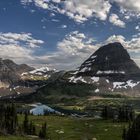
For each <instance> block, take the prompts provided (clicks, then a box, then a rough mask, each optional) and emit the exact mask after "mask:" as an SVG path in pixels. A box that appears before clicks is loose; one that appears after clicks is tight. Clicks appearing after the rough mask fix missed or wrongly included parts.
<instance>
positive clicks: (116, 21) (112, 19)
mask: <svg viewBox="0 0 140 140" xmlns="http://www.w3.org/2000/svg"><path fill="white" fill-rule="evenodd" d="M109 21H110V22H111V23H112V24H114V25H116V26H119V27H121V28H124V27H125V22H123V21H121V20H120V19H119V17H118V15H116V14H111V16H110V17H109Z"/></svg>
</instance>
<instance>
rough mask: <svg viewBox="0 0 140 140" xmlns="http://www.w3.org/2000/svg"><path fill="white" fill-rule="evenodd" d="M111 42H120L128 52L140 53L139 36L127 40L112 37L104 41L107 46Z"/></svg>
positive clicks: (122, 37) (117, 36)
mask: <svg viewBox="0 0 140 140" xmlns="http://www.w3.org/2000/svg"><path fill="white" fill-rule="evenodd" d="M111 42H120V43H122V44H123V46H124V47H125V48H126V49H127V50H128V51H129V52H135V53H138V52H139V53H140V36H136V37H133V38H131V39H130V40H127V39H126V38H125V37H124V36H122V35H112V36H110V37H109V38H108V39H107V40H106V41H105V43H106V44H107V43H111Z"/></svg>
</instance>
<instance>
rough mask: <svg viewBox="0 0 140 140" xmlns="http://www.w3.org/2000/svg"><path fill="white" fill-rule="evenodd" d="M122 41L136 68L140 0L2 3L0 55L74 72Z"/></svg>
mask: <svg viewBox="0 0 140 140" xmlns="http://www.w3.org/2000/svg"><path fill="white" fill-rule="evenodd" d="M116 41H117V42H121V43H122V44H123V46H124V47H125V48H126V49H127V50H128V52H129V54H130V56H131V58H132V59H133V60H134V61H135V62H136V63H137V64H138V65H139V66H140V0H1V1H0V57H1V58H4V59H12V60H14V61H15V62H16V63H18V64H21V63H26V64H29V65H31V66H34V67H42V66H48V67H51V68H55V69H59V70H70V69H75V68H77V67H78V66H80V65H81V63H82V62H83V61H84V60H86V59H87V58H88V57H89V56H90V55H91V54H93V53H94V52H95V51H96V50H97V49H98V48H99V47H101V46H103V45H105V44H108V43H111V42H116Z"/></svg>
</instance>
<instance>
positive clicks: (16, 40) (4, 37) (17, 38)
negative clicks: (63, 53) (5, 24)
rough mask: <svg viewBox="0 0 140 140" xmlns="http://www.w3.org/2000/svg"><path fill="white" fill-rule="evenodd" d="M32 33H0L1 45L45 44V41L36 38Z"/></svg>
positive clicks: (31, 46)
mask: <svg viewBox="0 0 140 140" xmlns="http://www.w3.org/2000/svg"><path fill="white" fill-rule="evenodd" d="M31 35H32V34H30V33H21V34H18V33H11V32H8V33H2V32H1V33H0V44H1V45H7V44H11V45H21V44H22V45H24V46H26V47H30V48H35V47H39V45H40V44H43V43H44V41H42V40H37V39H34V38H33V37H32V36H31Z"/></svg>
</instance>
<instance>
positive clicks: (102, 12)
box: [21, 0, 111, 23]
mask: <svg viewBox="0 0 140 140" xmlns="http://www.w3.org/2000/svg"><path fill="white" fill-rule="evenodd" d="M21 3H22V4H23V5H29V4H31V3H34V5H36V6H37V7H39V8H42V9H48V10H51V11H56V12H59V13H61V14H64V15H67V16H68V17H69V18H71V19H74V20H75V21H76V22H78V23H82V22H84V21H86V20H88V19H89V18H90V17H96V18H99V19H100V20H106V19H107V15H108V13H109V11H110V9H111V4H110V3H109V2H108V1H106V0H94V1H93V0H88V1H86V0H68V1H67V0H21Z"/></svg>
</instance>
